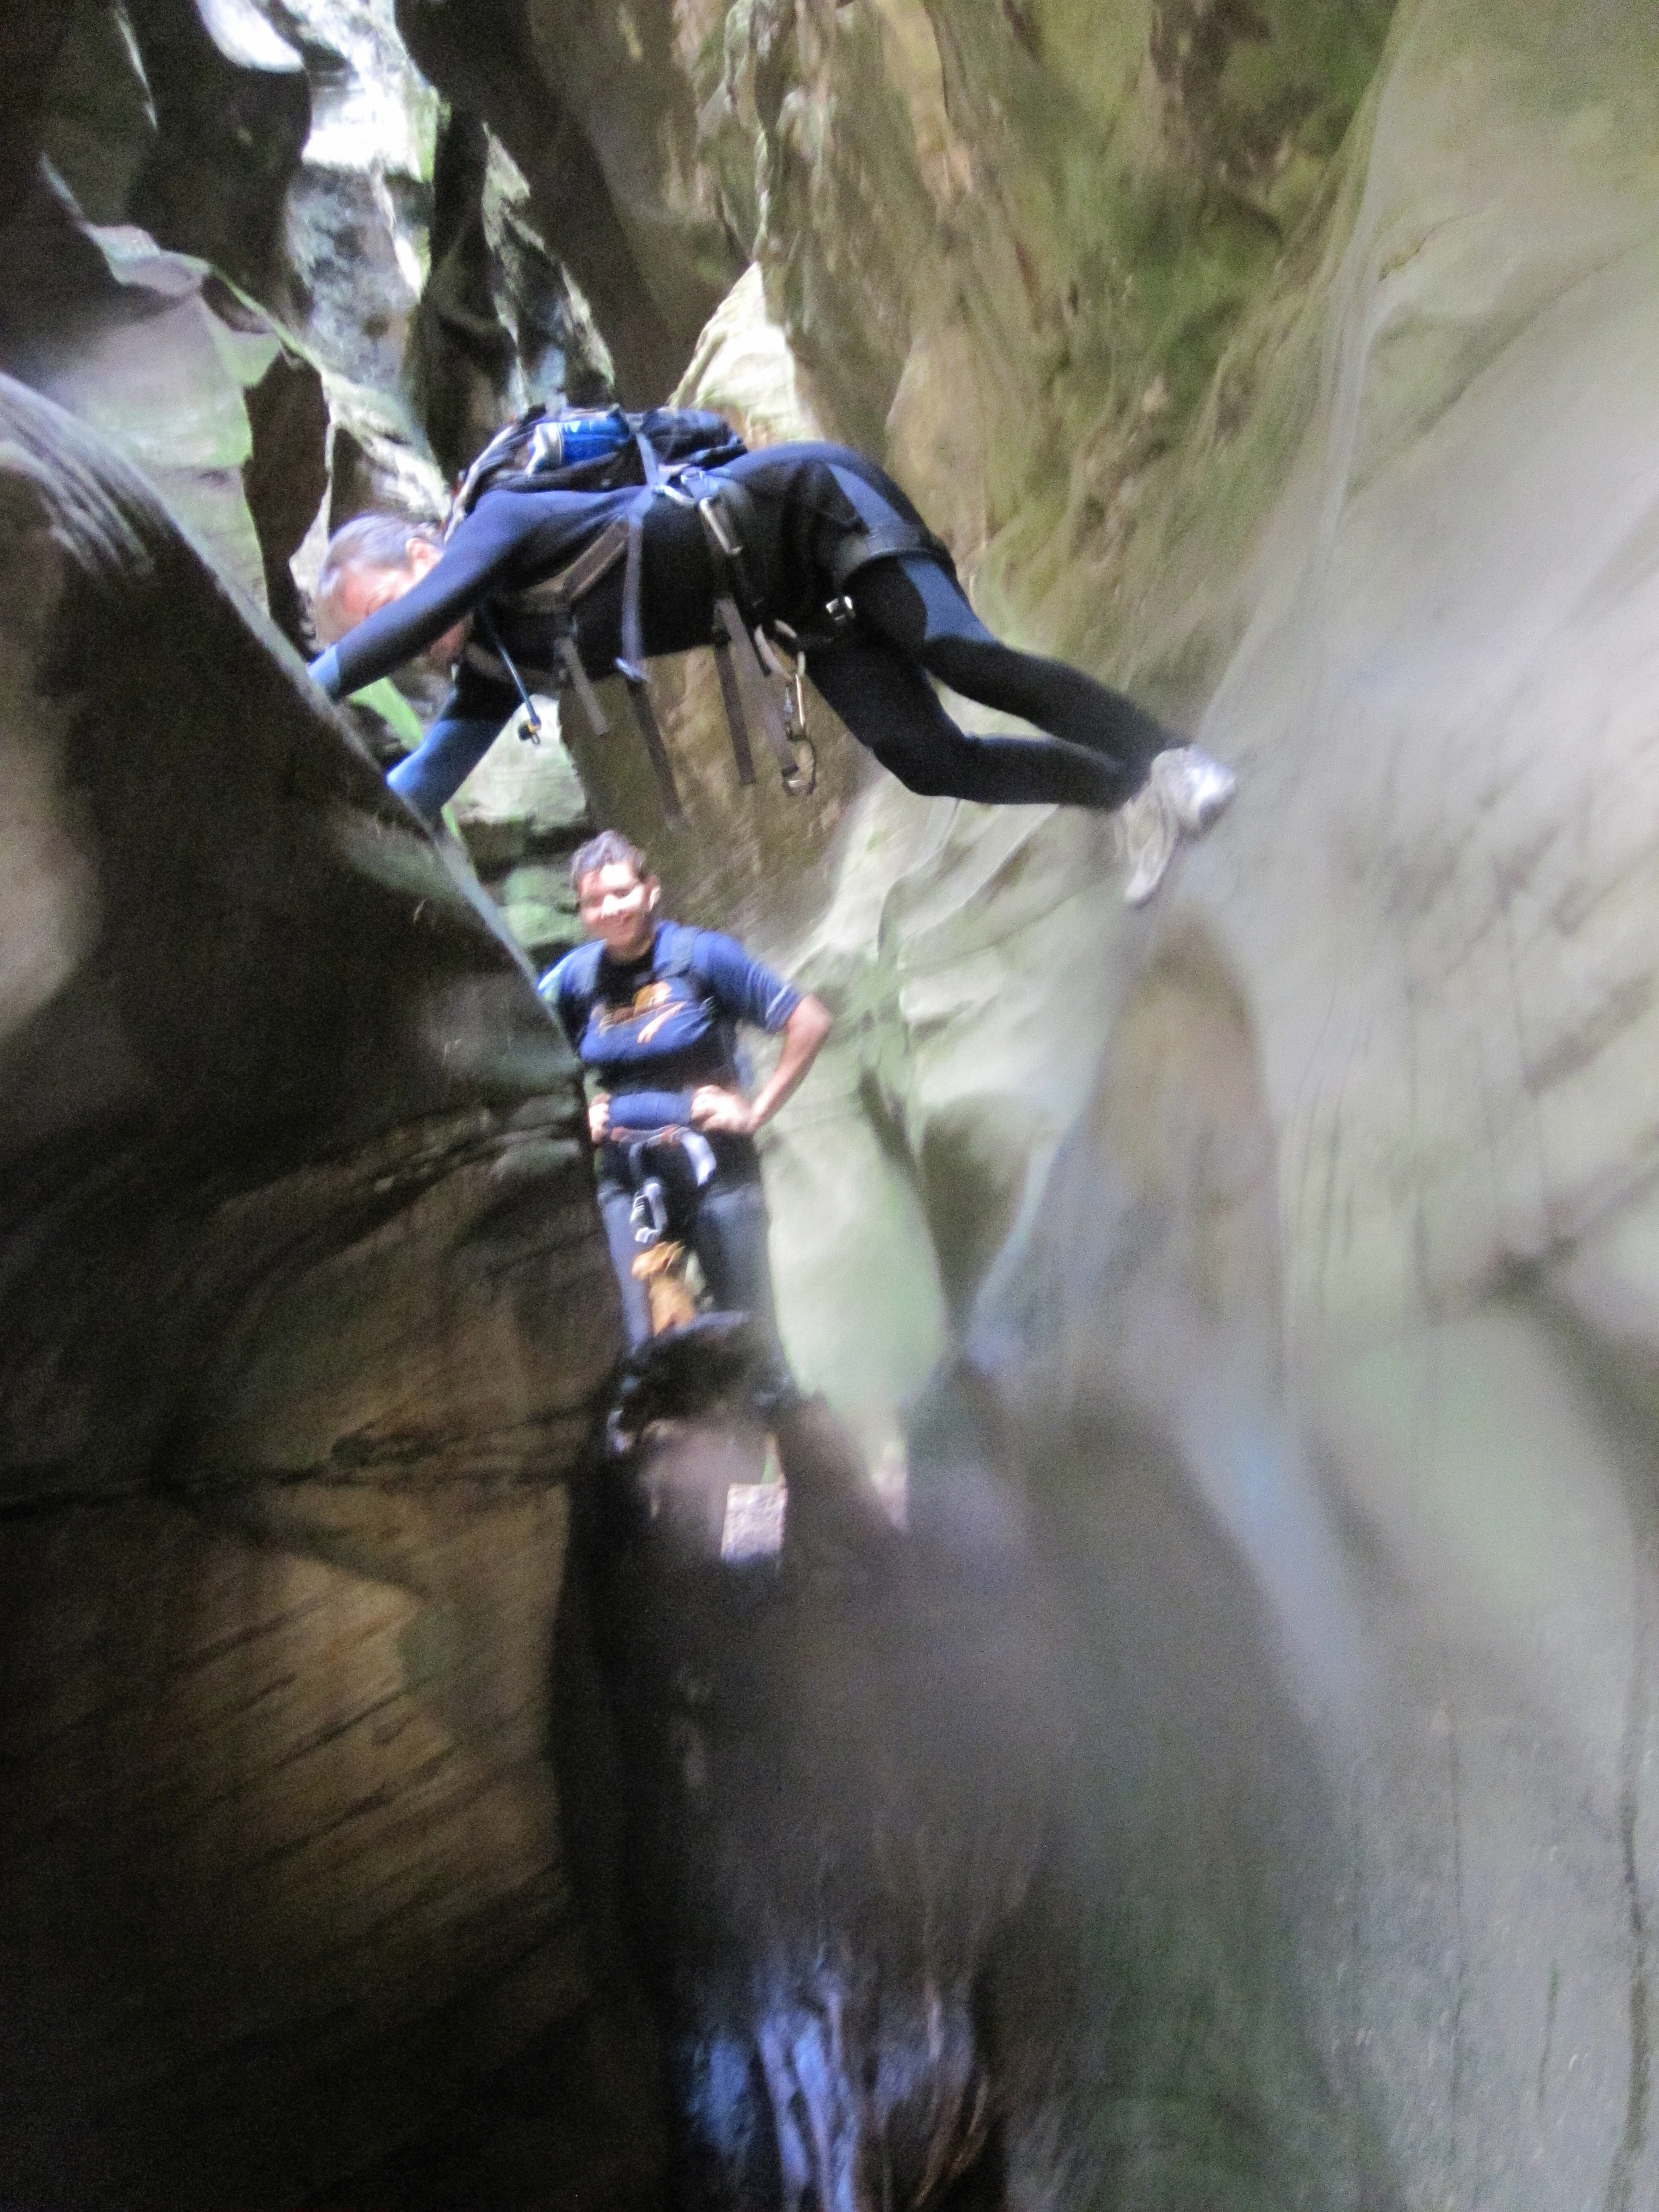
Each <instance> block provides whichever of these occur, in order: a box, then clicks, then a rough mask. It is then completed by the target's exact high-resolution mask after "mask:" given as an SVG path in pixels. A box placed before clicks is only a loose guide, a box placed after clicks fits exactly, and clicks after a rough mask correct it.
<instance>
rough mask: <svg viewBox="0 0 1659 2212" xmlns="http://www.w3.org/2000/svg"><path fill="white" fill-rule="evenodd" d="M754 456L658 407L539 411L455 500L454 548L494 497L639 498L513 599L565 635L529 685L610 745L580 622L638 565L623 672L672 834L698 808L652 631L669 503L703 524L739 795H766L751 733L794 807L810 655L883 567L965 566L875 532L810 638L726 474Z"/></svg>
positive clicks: (848, 616) (534, 732) (855, 542)
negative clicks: (579, 493)
mask: <svg viewBox="0 0 1659 2212" xmlns="http://www.w3.org/2000/svg"><path fill="white" fill-rule="evenodd" d="M746 451H747V448H746V447H744V444H743V441H741V440H740V439H739V438H738V437H737V436H736V435H735V434H734V433H733V432H732V428H731V427H730V425H729V424H728V423H726V422H724V421H723V420H722V419H721V418H720V416H718V415H713V414H708V413H706V412H703V411H702V410H696V409H691V408H673V407H658V408H653V409H651V410H648V411H647V412H646V413H644V414H641V415H634V414H629V413H627V412H625V411H624V410H623V409H622V408H620V407H612V408H607V409H596V408H586V409H583V408H575V409H565V410H560V411H559V412H557V413H551V414H550V413H549V412H548V411H547V410H544V409H540V408H535V409H532V410H530V411H529V412H528V413H526V414H525V415H523V416H520V418H519V420H518V421H517V422H512V423H509V424H508V425H507V428H505V429H504V430H502V431H500V432H499V433H498V434H497V435H496V436H495V437H494V438H493V439H491V441H489V444H488V445H487V446H486V447H484V449H483V452H482V453H480V454H479V455H478V457H477V459H476V460H475V461H474V462H473V464H472V465H471V468H470V469H469V470H468V471H467V472H466V474H465V477H463V479H462V481H461V483H460V485H459V489H457V491H456V494H455V497H454V500H453V503H452V506H451V510H450V517H449V521H448V524H447V528H446V532H445V535H446V537H447V536H448V535H449V534H450V532H453V530H454V529H455V527H456V526H457V524H458V523H459V521H460V520H462V519H463V518H464V517H465V515H467V514H469V513H471V511H472V509H473V507H475V506H476V505H477V502H478V501H479V500H480V499H481V498H482V497H483V495H484V493H485V492H486V491H494V490H500V489H512V490H543V489H568V490H595V491H597V490H615V489H620V488H623V487H625V486H628V485H630V484H631V485H635V486H637V487H638V489H637V495H636V496H635V498H634V499H633V500H631V501H629V505H628V507H627V509H626V511H625V512H624V513H623V514H621V515H619V516H617V518H615V519H614V520H612V521H611V522H610V523H608V524H607V525H606V526H605V529H604V530H603V531H601V532H600V533H599V536H598V537H597V538H595V539H594V541H593V543H592V544H591V545H590V546H588V547H587V549H586V550H585V551H584V552H582V553H580V554H579V555H578V556H577V557H576V558H575V559H574V561H572V562H569V563H568V565H567V566H566V567H565V568H562V569H561V570H560V571H559V573H558V574H556V576H552V577H550V578H548V579H547V580H544V581H543V582H541V583H538V584H533V585H531V586H527V587H526V589H524V590H522V591H519V592H513V593H512V594H510V595H507V597H506V598H505V599H504V601H503V604H505V605H507V607H508V608H509V609H511V610H513V611H522V612H524V613H526V614H532V615H534V616H536V617H539V618H540V619H541V620H543V621H544V622H545V623H548V624H550V629H551V634H552V638H553V652H554V659H555V662H556V665H555V666H554V667H553V668H550V669H534V668H532V669H529V670H528V671H527V673H528V676H529V678H530V679H531V680H532V681H534V682H535V683H536V684H538V687H540V688H542V689H544V690H550V691H553V692H562V691H565V690H570V691H574V694H575V696H576V698H577V700H578V702H580V706H581V709H582V714H583V715H584V717H585V719H586V723H587V726H588V728H589V729H590V731H591V732H592V734H593V736H594V737H595V738H604V737H605V736H607V735H608V734H609V732H610V723H609V721H608V720H607V718H606V716H605V710H604V708H602V707H601V706H600V704H599V696H598V694H597V693H596V692H595V690H594V689H593V686H592V683H591V682H590V680H589V678H588V676H587V672H586V669H585V668H584V666H583V665H582V659H581V653H580V647H579V645H578V641H577V609H578V607H579V605H580V601H581V600H582V599H584V598H585V597H586V595H587V594H588V593H589V592H592V590H593V589H594V587H595V586H596V585H598V584H599V583H600V582H601V581H602V580H604V579H605V577H606V576H608V575H609V574H611V570H612V569H613V568H615V567H616V566H617V562H622V563H623V586H622V622H621V633H622V634H621V640H620V642H621V646H622V650H621V652H620V653H618V654H617V658H616V660H615V664H614V666H615V672H616V673H617V675H618V676H620V677H621V678H623V682H624V683H625V684H627V686H628V693H629V702H630V703H631V705H632V708H633V710H634V717H635V721H636V722H637V723H638V725H639V730H640V736H641V740H642V742H643V744H644V746H645V750H646V754H647V758H648V759H649V760H650V763H651V766H652V769H653V773H654V775H655V776H656V779H657V783H658V787H659V791H660V793H661V795H662V802H663V811H664V813H665V816H666V817H667V818H668V820H669V821H670V822H672V823H679V822H682V821H683V820H684V805H683V804H682V801H681V799H680V793H679V787H678V783H677V782H676V781H675V776H674V768H673V763H672V762H671V759H670V757H669V753H668V747H667V745H666V744H665V740H664V738H663V733H662V727H661V725H660V723H659V721H658V720H657V714H656V710H655V708H654V707H653V703H652V699H651V689H650V683H649V678H648V672H647V665H646V658H645V647H644V625H643V621H642V617H641V605H642V599H643V588H644V565H645V526H646V519H647V515H648V514H649V513H650V511H651V508H652V507H653V503H654V502H655V501H658V500H659V499H670V500H672V501H675V502H676V503H677V504H678V505H680V506H683V507H695V508H696V513H697V515H698V518H699V520H700V521H701V522H702V529H703V536H704V539H705V542H706V543H707V545H708V552H709V556H710V558H711V560H712V562H713V563H714V620H713V630H712V635H711V637H710V639H709V642H710V644H711V645H712V646H713V647H714V669H715V673H716V676H717V677H718V678H719V682H720V700H721V703H722V705H723V706H724V708H725V710H726V726H727V729H728V730H729V732H730V733H731V738H732V756H733V758H734V760H735V762H736V764H737V772H738V782H739V783H741V784H744V785H745V786H751V785H752V784H753V783H754V781H755V748H754V742H753V737H752V732H754V731H755V730H756V729H758V731H759V732H760V734H761V736H762V737H763V738H764V740H765V743H766V745H767V748H768V750H769V751H770V753H771V755H772V757H773V759H774V761H775V763H776V765H777V769H778V774H779V775H780V777H781V780H782V783H783V787H784V789H785V791H786V792H787V793H789V794H790V796H791V797H793V798H799V797H805V796H806V795H808V794H810V793H811V792H812V791H813V790H815V789H816V788H817V749H816V748H815V746H814V745H813V743H812V740H811V736H810V734H809V732H808V730H807V723H806V656H807V653H808V652H809V650H811V649H812V648H814V647H821V646H823V645H825V644H829V643H831V642H833V641H834V640H836V638H838V637H841V636H844V635H846V634H847V632H848V630H849V629H851V628H852V626H853V624H854V621H855V620H856V615H855V611H854V605H853V601H852V599H851V598H850V597H849V595H848V584H849V583H850V582H851V581H852V580H853V578H854V576H855V575H856V574H858V573H859V571H860V569H862V568H866V567H868V566H869V564H870V563H871V562H874V561H882V560H889V559H892V558H895V557H896V556H902V555H904V554H910V553H919V554H923V555H925V556H927V557H929V558H930V559H934V560H939V561H941V562H944V564H945V566H946V567H947V568H950V567H951V555H950V551H949V549H948V548H947V547H946V546H945V544H944V543H943V541H942V540H941V539H939V538H936V537H935V536H934V535H933V532H931V531H930V530H928V529H927V526H925V525H924V524H921V523H919V522H909V521H907V520H904V518H903V517H902V516H900V515H894V516H892V518H891V519H890V520H882V521H869V520H863V519H860V521H859V523H858V525H857V526H856V527H855V528H853V529H849V530H848V532H847V533H846V534H845V536H844V537H843V538H842V539H841V540H840V542H839V543H838V544H836V547H835V548H834V550H833V551H832V553H831V555H830V556H829V573H830V580H831V582H832V584H833V586H834V594H833V596H832V597H831V598H830V599H829V601H828V602H827V603H826V605H824V607H823V610H822V611H821V612H820V613H819V614H818V615H817V617H816V618H815V619H814V621H813V623H811V625H810V627H809V629H808V630H807V631H806V632H805V634H797V632H796V631H794V630H793V629H791V628H790V626H789V624H788V623H785V622H782V621H781V620H779V619H778V618H777V617H769V615H768V612H767V607H768V601H769V593H768V591H767V588H766V586H767V579H766V578H765V576H764V575H763V574H761V573H759V568H760V564H761V563H762V562H763V558H764V547H765V543H766V540H765V536H764V533H763V532H762V531H761V530H760V529H759V528H758V527H757V519H756V513H755V506H754V501H753V498H752V496H751V495H750V492H749V491H748V490H747V489H746V488H745V487H744V485H742V484H740V483H737V482H735V481H734V480H733V479H732V477H727V476H724V475H719V474H716V473H715V471H719V470H720V469H721V468H722V467H723V466H724V465H725V464H726V462H727V461H730V460H733V459H737V458H738V456H739V455H740V454H742V453H744V452H746ZM481 612H482V611H481ZM481 627H482V629H483V632H484V635H483V638H482V639H478V640H475V641H472V642H471V643H470V644H469V645H468V647H467V648H466V653H465V659H466V660H467V662H468V663H469V665H471V666H472V667H474V668H476V669H477V670H478V671H480V672H481V673H483V674H484V675H487V676H489V677H492V678H495V680H497V681H500V680H501V678H502V677H503V676H505V677H506V678H507V680H508V681H510V682H511V684H513V687H514V689H515V690H517V691H518V694H519V696H520V699H522V700H523V702H524V703H525V709H526V715H525V722H524V726H523V734H524V736H525V737H526V738H527V739H529V741H530V742H531V743H532V744H536V743H538V742H539V740H540V736H541V723H540V720H539V719H538V716H537V714H536V710H535V708H534V705H533V704H532V700H531V696H530V691H529V689H528V686H527V684H526V676H525V675H524V674H521V673H520V669H519V667H518V666H517V665H516V664H515V663H514V661H513V657H512V655H511V654H510V653H508V652H507V648H506V647H505V646H504V645H503V643H502V641H501V636H500V635H499V633H498V632H497V630H496V629H495V625H494V624H493V623H491V622H489V620H488V618H487V617H486V618H485V619H484V620H483V623H482V624H481Z"/></svg>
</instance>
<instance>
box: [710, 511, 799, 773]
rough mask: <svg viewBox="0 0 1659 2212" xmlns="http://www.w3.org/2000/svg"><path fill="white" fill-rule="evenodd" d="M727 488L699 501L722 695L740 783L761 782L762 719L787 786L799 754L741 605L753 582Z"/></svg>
mask: <svg viewBox="0 0 1659 2212" xmlns="http://www.w3.org/2000/svg"><path fill="white" fill-rule="evenodd" d="M724 489H725V488H721V489H718V490H716V491H714V492H711V493H709V494H708V495H707V496H706V497H705V498H702V499H700V500H699V501H697V513H698V514H699V515H700V516H701V517H702V526H703V534H704V536H705V537H706V538H708V550H709V552H710V554H711V556H713V559H714V575H715V590H714V667H715V671H716V672H717V674H718V675H719V677H720V697H721V700H722V701H723V702H724V703H725V707H726V720H727V722H728V723H729V724H730V725H731V730H732V753H733V754H734V755H735V757H736V759H737V763H738V781H739V782H740V783H752V782H753V781H755V756H754V748H753V746H752V744H750V737H749V724H750V720H751V719H752V720H755V721H757V722H758V724H759V725H760V729H761V733H762V735H763V737H764V738H765V739H766V742H767V744H768V745H769V747H770V748H771V751H772V757H773V758H774V759H775V761H776V763H777V764H778V773H779V775H781V776H782V778H783V781H784V784H785V786H786V787H787V788H789V789H793V788H795V787H796V769H795V756H794V754H793V752H792V751H791V750H790V745H789V732H788V727H787V724H786V723H785V721H784V718H783V710H782V708H781V707H780V706H779V704H778V702H777V700H776V698H775V696H774V694H773V690H772V687H771V685H770V684H769V683H768V682H767V680H766V671H764V669H763V668H762V666H761V665H760V659H759V656H758V655H757V653H756V651H755V641H754V639H753V638H752V637H750V635H749V626H748V623H747V622H746V621H745V620H744V614H743V612H742V611H741V610H740V608H739V606H738V598H737V594H738V592H744V595H745V596H747V592H746V591H745V586H746V584H747V582H748V578H747V574H746V571H745V570H744V565H743V553H744V547H743V540H742V538H741V537H740V536H739V535H738V531H737V530H736V529H735V528H734V527H733V522H734V515H733V504H734V503H733V502H732V500H731V499H730V497H729V495H728V496H723V492H724Z"/></svg>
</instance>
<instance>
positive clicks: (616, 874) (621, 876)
mask: <svg viewBox="0 0 1659 2212" xmlns="http://www.w3.org/2000/svg"><path fill="white" fill-rule="evenodd" d="M660 895H661V885H660V884H659V883H658V881H657V879H656V878H655V877H654V876H641V874H639V872H637V871H636V870H635V869H634V868H631V867H630V866H629V864H628V862H627V861H626V860H613V861H611V863H610V865H609V866H606V867H603V868H594V869H592V870H590V872H588V873H587V874H586V875H585V876H584V877H583V878H582V879H581V881H580V884H577V886H576V910H577V912H578V913H579V914H580V915H581V920H582V927H583V928H584V929H585V930H586V932H587V933H588V935H589V936H590V937H597V938H598V939H599V940H600V941H601V943H602V944H603V945H604V946H605V951H607V952H608V953H610V954H611V957H612V958H613V959H617V960H636V959H637V958H638V957H639V956H640V955H641V953H642V952H645V951H648V950H649V948H650V944H651V939H652V938H653V936H654V935H655V933H656V927H657V901H658V898H659V896H660Z"/></svg>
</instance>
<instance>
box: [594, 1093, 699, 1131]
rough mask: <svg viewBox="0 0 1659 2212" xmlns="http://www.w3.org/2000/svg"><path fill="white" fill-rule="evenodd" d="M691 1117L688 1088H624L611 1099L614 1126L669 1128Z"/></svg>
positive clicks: (625, 1127)
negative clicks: (638, 1089)
mask: <svg viewBox="0 0 1659 2212" xmlns="http://www.w3.org/2000/svg"><path fill="white" fill-rule="evenodd" d="M690 1119H691V1093H690V1091H622V1092H620V1093H619V1094H618V1095H617V1097H613V1098H612V1099H611V1127H612V1128H613V1129H668V1128H672V1127H676V1126H684V1124H685V1123H687V1122H689V1121H690Z"/></svg>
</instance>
